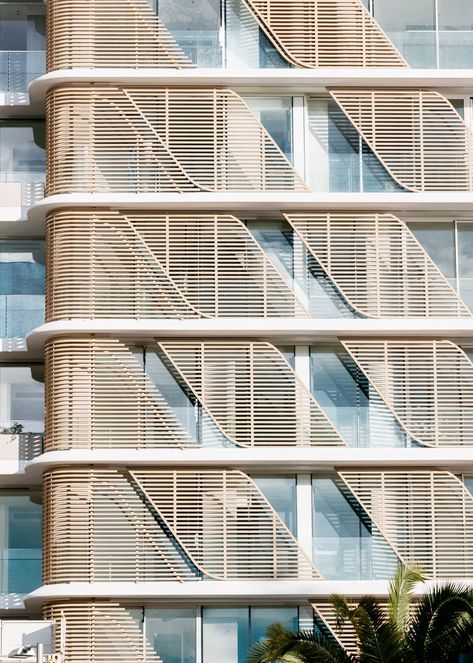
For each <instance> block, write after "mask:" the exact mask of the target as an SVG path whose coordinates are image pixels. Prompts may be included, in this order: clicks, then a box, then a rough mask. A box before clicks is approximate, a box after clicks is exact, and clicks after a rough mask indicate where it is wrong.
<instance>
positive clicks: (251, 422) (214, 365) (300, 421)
mask: <svg viewBox="0 0 473 663" xmlns="http://www.w3.org/2000/svg"><path fill="white" fill-rule="evenodd" d="M159 346H160V347H161V348H162V350H163V351H164V353H165V354H166V356H167V357H168V359H169V361H170V362H171V363H172V364H173V366H174V367H175V369H176V370H177V371H178V372H179V373H180V375H181V376H182V378H183V379H184V380H185V382H186V383H187V384H188V385H189V387H190V388H191V389H192V391H193V392H194V393H195V394H196V395H197V397H198V398H199V400H200V401H201V403H202V404H203V406H204V407H205V408H206V410H207V412H208V413H209V414H210V416H211V417H212V418H213V420H214V421H215V423H216V424H217V426H218V427H219V428H220V429H221V430H222V431H223V433H224V434H225V435H226V436H227V437H228V438H229V439H231V440H233V441H234V442H235V443H236V444H241V445H243V446H259V445H262V446H275V445H281V446H293V445H295V446H310V445H317V446H346V443H345V442H344V441H343V440H342V438H341V437H340V435H339V433H338V431H337V430H336V429H335V428H334V426H333V425H332V423H331V422H330V421H329V420H328V418H327V417H326V415H325V413H324V412H323V411H322V409H321V408H320V406H319V404H318V403H317V402H316V401H315V399H314V398H313V396H312V394H311V393H310V391H309V390H308V389H307V388H306V387H305V385H304V384H303V383H302V381H301V380H300V379H299V377H298V376H297V375H296V374H295V373H294V371H293V370H292V368H291V367H290V365H289V364H288V362H287V361H286V360H285V359H284V357H283V356H282V354H281V353H280V352H279V351H278V350H277V349H276V348H275V347H274V346H272V345H271V344H269V343H264V342H248V341H233V342H230V341H213V342H212V341H209V342H207V341H203V342H196V341H176V342H174V341H160V343H159Z"/></svg>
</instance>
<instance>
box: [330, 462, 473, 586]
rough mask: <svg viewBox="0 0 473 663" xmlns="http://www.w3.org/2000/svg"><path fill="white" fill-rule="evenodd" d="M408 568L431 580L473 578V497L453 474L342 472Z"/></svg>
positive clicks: (436, 472) (439, 472)
mask: <svg viewBox="0 0 473 663" xmlns="http://www.w3.org/2000/svg"><path fill="white" fill-rule="evenodd" d="M339 474H340V477H341V478H342V479H343V481H344V482H345V483H346V485H347V486H348V488H349V489H350V490H351V492H352V493H353V494H354V495H355V497H356V498H357V499H358V500H359V502H360V503H361V504H362V506H363V508H364V509H365V510H366V512H367V513H368V514H369V516H370V517H371V519H372V520H373V522H374V523H375V524H376V526H377V527H378V528H379V530H380V531H381V532H382V534H383V535H384V536H385V537H386V539H387V540H388V542H389V543H390V544H391V546H392V547H393V548H394V549H395V550H396V551H397V552H398V555H399V557H400V558H401V559H402V560H403V561H404V562H406V563H410V564H413V563H417V564H419V565H420V566H421V567H422V569H423V571H424V573H425V574H426V575H427V576H428V577H429V578H464V577H471V575H472V573H473V554H472V553H473V496H472V495H471V493H470V492H469V491H468V490H467V489H466V488H465V486H464V485H463V483H462V482H461V481H460V480H459V479H458V478H457V477H455V476H454V475H453V474H451V473H450V472H443V471H411V472H404V471H387V472H378V471H348V470H346V471H345V470H342V471H340V472H339Z"/></svg>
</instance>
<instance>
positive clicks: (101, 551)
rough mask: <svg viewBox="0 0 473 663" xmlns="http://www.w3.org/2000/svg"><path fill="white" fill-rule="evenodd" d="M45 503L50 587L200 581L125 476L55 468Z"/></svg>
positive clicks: (46, 569)
mask: <svg viewBox="0 0 473 663" xmlns="http://www.w3.org/2000/svg"><path fill="white" fill-rule="evenodd" d="M43 504H44V507H45V516H44V555H43V581H44V582H45V583H46V584H50V583H59V582H100V581H105V582H120V581H129V582H146V581H157V580H177V581H191V580H198V579H199V577H200V576H199V574H198V573H197V572H196V570H195V569H194V568H193V566H192V565H191V564H190V563H189V560H187V558H186V556H185V555H184V554H183V553H182V551H181V550H180V548H179V546H178V545H176V544H175V542H173V541H172V540H171V538H170V537H169V534H168V532H167V530H166V528H163V527H160V525H159V523H158V522H157V521H156V518H155V517H154V516H153V513H152V512H151V511H150V510H149V509H147V508H146V505H145V504H144V503H143V499H142V495H141V494H140V493H139V491H136V490H135V489H134V487H133V485H132V483H131V482H130V481H127V478H126V476H125V475H124V473H122V472H119V471H117V470H106V471H103V472H100V471H97V472H95V471H94V470H90V469H78V470H76V469H73V468H67V469H64V468H60V469H57V470H54V471H52V472H50V473H48V474H46V475H45V476H44V479H43Z"/></svg>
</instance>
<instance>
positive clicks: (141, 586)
mask: <svg viewBox="0 0 473 663" xmlns="http://www.w3.org/2000/svg"><path fill="white" fill-rule="evenodd" d="M462 582H465V581H464V580H462ZM466 582H467V584H471V585H473V580H471V581H466ZM349 583H350V596H351V597H356V596H362V595H364V594H370V595H373V596H386V595H387V593H388V587H389V582H388V581H385V580H350V581H349ZM435 586H436V582H435V581H427V582H425V583H424V584H423V585H422V586H421V587H419V588H418V589H417V592H416V593H418V595H421V594H422V593H425V592H427V591H429V590H430V589H432V588H433V587H435ZM346 589H347V581H346V580H267V581H264V580H263V581H261V580H260V581H258V580H255V581H252V582H250V583H249V582H247V581H243V580H242V581H238V580H233V581H232V580H222V581H219V580H206V581H205V582H187V583H180V582H177V581H176V582H166V581H164V582H110V583H108V582H93V583H80V582H74V583H63V584H57V585H43V586H42V587H40V588H39V589H36V590H35V591H34V592H31V594H28V595H27V596H26V597H25V605H26V607H27V608H28V609H36V608H39V607H41V605H42V604H44V603H47V602H50V601H56V600H65V599H81V598H95V599H101V598H107V599H125V600H127V601H136V602H137V603H139V604H140V605H141V604H143V603H149V602H162V601H166V602H169V601H172V602H180V603H183V602H191V603H196V602H205V603H209V602H210V603H217V604H218V603H221V604H224V603H226V604H227V605H228V604H229V603H230V602H236V603H246V604H247V603H248V602H251V603H252V604H254V603H261V604H263V603H268V601H270V602H271V603H272V602H276V603H277V602H287V601H291V602H301V603H304V602H306V601H309V602H310V601H311V600H312V599H317V598H329V597H330V596H331V595H332V594H345V593H346Z"/></svg>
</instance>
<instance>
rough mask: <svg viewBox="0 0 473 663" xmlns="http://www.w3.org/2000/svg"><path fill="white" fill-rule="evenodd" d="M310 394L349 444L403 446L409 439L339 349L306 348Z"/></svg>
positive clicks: (408, 442)
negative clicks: (307, 349) (308, 349)
mask: <svg viewBox="0 0 473 663" xmlns="http://www.w3.org/2000/svg"><path fill="white" fill-rule="evenodd" d="M310 369H311V380H312V393H313V394H314V397H315V399H316V400H317V402H318V403H319V404H320V405H321V407H322V408H323V409H324V411H325V413H326V415H327V416H328V417H329V419H330V420H331V421H332V422H333V424H334V425H335V427H336V428H337V430H338V431H339V433H340V435H341V436H342V437H343V439H344V440H345V441H346V442H348V444H349V445H350V446H352V447H405V446H412V444H413V442H412V441H411V439H410V438H409V437H408V436H407V435H406V433H405V432H404V430H403V429H402V428H401V426H400V425H399V423H398V422H397V420H396V419H395V418H394V417H393V415H392V414H391V412H390V410H389V409H388V408H387V406H386V405H385V403H384V402H383V401H382V399H381V398H380V396H379V395H378V393H377V392H376V391H375V389H374V388H373V387H372V386H371V385H370V383H369V382H368V380H367V379H366V377H365V375H364V374H363V373H362V372H361V371H360V369H359V368H358V366H357V365H356V364H355V362H354V361H353V360H352V359H351V357H350V356H349V355H348V353H347V352H345V351H344V350H343V349H342V348H327V347H320V346H312V347H311V349H310Z"/></svg>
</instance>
